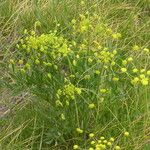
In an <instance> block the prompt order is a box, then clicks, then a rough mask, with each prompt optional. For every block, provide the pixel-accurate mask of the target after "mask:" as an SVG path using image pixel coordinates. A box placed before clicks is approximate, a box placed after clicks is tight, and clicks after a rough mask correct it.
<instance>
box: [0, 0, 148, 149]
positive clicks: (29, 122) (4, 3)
mask: <svg viewBox="0 0 150 150" xmlns="http://www.w3.org/2000/svg"><path fill="white" fill-rule="evenodd" d="M93 10H95V12H96V13H97V15H98V16H100V17H101V20H102V21H103V22H104V23H105V24H107V25H109V26H110V27H111V28H113V29H114V31H116V32H120V33H121V34H122V36H123V38H122V39H121V42H120V43H119V44H120V45H119V46H120V47H121V48H122V50H126V49H130V47H131V46H132V45H133V44H138V45H139V46H142V47H148V46H149V44H150V43H149V42H150V40H149V39H150V34H149V33H150V1H149V0H87V1H85V5H84V6H83V5H81V1H80V0H50V1H47V0H39V1H38V0H32V1H30V0H1V1H0V28H1V29H0V41H1V44H0V60H1V66H0V67H1V70H0V75H1V80H0V83H1V85H0V88H1V89H0V90H1V91H2V92H1V93H4V92H6V91H7V92H6V93H7V94H5V93H4V94H3V95H5V96H3V95H2V96H1V102H2V103H6V105H8V107H9V108H11V110H15V111H12V113H11V114H10V116H8V117H7V118H3V119H1V121H0V123H1V126H2V127H3V128H2V129H3V130H2V132H1V135H0V142H1V147H0V148H1V149H4V150H5V149H6V150H21V149H24V150H27V149H35V150H37V149H39V150H41V149H43V150H44V149H46V150H48V149H56V150H59V149H60V150H63V149H68V150H70V149H72V148H71V147H72V145H73V143H75V141H76V140H77V141H79V142H80V140H81V139H82V138H81V139H80V137H78V136H77V135H76V133H74V129H75V128H76V124H74V123H73V122H74V120H72V122H71V119H70V122H67V123H66V124H64V125H63V127H62V125H61V123H60V124H57V123H56V122H57V118H56V119H54V120H53V121H54V122H52V121H51V116H50V114H51V113H53V110H51V109H49V108H51V104H50V103H49V102H46V101H43V100H42V99H44V96H41V97H40V96H39V97H36V96H35V95H32V94H31V93H30V88H29V87H28V88H26V89H25V90H21V89H20V87H19V86H15V87H13V88H11V90H9V89H8V86H6V83H7V81H6V80H4V79H8V78H7V77H8V75H9V74H8V68H6V62H7V61H8V60H9V58H11V57H13V55H14V54H13V51H14V45H15V44H16V43H17V42H18V40H19V39H20V38H21V37H22V33H23V31H24V30H25V29H28V30H34V23H35V22H36V21H37V20H38V21H40V22H41V27H40V28H39V29H38V32H39V33H48V32H49V31H50V30H55V29H57V24H60V28H59V29H58V31H59V33H61V34H63V35H64V37H66V38H67V39H69V37H71V35H72V33H70V30H69V29H70V21H71V20H72V19H73V18H75V19H76V20H79V14H85V13H86V12H87V11H89V12H90V13H92V12H93ZM95 24H97V22H96V21H95ZM102 39H103V37H101V39H100V41H103V40H102ZM130 54H131V53H130V52H127V53H126V54H125V55H126V56H128V55H130ZM123 57H124V56H123ZM136 57H137V58H138V55H137V56H135V59H136ZM141 59H142V58H141ZM146 61H147V62H146V63H145V62H143V63H142V61H140V63H139V62H138V61H137V62H136V65H137V66H138V67H139V68H143V67H144V68H149V57H148V59H147V60H146ZM39 82H40V81H39ZM82 84H83V85H85V86H86V89H87V90H89V89H90V86H91V85H88V84H86V82H83V83H82ZM93 84H96V83H93ZM124 86H125V87H123V85H122V84H120V85H119V88H120V89H119V91H120V93H121V94H120V95H118V98H117V100H116V101H115V99H116V95H115V91H112V94H111V97H109V98H108V99H113V100H114V103H113V105H111V103H109V101H108V102H107V106H108V107H107V108H105V107H103V111H102V112H100V114H98V115H100V116H98V117H97V118H98V119H93V120H92V121H93V122H92V121H91V120H89V119H88V118H92V117H93V116H94V115H95V114H96V113H97V112H88V115H87V110H86V109H85V111H84V112H79V114H82V115H81V118H82V119H83V120H84V121H83V122H84V123H82V122H81V126H83V127H84V128H88V129H89V130H90V129H91V131H90V132H95V133H98V134H100V135H101V134H103V135H105V136H106V137H109V136H111V135H115V136H117V135H118V134H120V132H122V130H123V128H126V129H127V130H128V131H129V132H130V134H131V136H130V140H129V141H128V142H127V141H126V139H124V141H122V143H121V144H122V145H123V147H124V149H131V150H132V149H141V150H143V149H144V147H143V145H145V144H146V143H148V141H149V137H148V136H149V131H150V129H149V127H150V126H149V102H148V100H149V98H150V95H149V93H150V90H149V87H148V88H145V87H139V88H138V89H133V88H131V87H128V85H127V84H125V85H124ZM113 88H114V89H115V88H116V87H113ZM125 89H126V91H127V94H126V93H125V92H124V90H125ZM36 90H37V91H36V93H38V92H43V91H41V89H36ZM16 95H17V96H18V97H19V99H21V98H22V99H24V101H25V102H24V103H19V104H18V105H16V106H15V107H14V106H13V104H12V103H11V100H12V99H13V98H14V96H16ZM24 95H25V96H24ZM86 96H87V95H86ZM88 96H89V100H88V101H90V99H92V98H93V97H92V96H91V95H88ZM90 96H91V97H90ZM18 97H17V99H18ZM20 97H21V98H20ZM120 99H122V100H126V99H130V100H131V101H130V102H129V103H126V104H125V105H124V107H125V106H126V108H125V110H124V109H123V107H118V105H121V104H122V101H119V102H118V100H120ZM128 109H129V110H128ZM80 110H82V109H80ZM14 113H15V115H14ZM75 113H76V112H75ZM127 113H129V114H127ZM73 114H74V112H72V114H71V115H70V116H69V117H70V118H71V117H72V115H73ZM79 116H80V115H79ZM82 119H81V120H82ZM100 122H101V123H100ZM56 124H57V125H56ZM86 124H87V127H86ZM93 124H94V126H93ZM85 136H86V135H85ZM84 138H85V137H84ZM78 139H79V140H78ZM126 142H127V143H128V144H127V145H126ZM146 149H149V148H148V146H145V150H146Z"/></svg>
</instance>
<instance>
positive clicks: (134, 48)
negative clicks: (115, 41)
mask: <svg viewBox="0 0 150 150" xmlns="http://www.w3.org/2000/svg"><path fill="white" fill-rule="evenodd" d="M132 49H133V50H134V51H137V50H139V49H140V47H139V46H138V45H134V46H133V47H132Z"/></svg>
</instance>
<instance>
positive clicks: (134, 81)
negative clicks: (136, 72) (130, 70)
mask: <svg viewBox="0 0 150 150" xmlns="http://www.w3.org/2000/svg"><path fill="white" fill-rule="evenodd" d="M139 80H140V79H139V78H138V77H135V78H134V79H133V80H131V83H132V84H137V83H138V81H139Z"/></svg>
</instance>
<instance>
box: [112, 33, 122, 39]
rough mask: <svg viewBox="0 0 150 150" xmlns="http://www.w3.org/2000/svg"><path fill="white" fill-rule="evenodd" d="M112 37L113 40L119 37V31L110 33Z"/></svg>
mask: <svg viewBox="0 0 150 150" xmlns="http://www.w3.org/2000/svg"><path fill="white" fill-rule="evenodd" d="M112 38H113V39H114V40H117V39H119V38H121V34H120V33H114V34H112Z"/></svg>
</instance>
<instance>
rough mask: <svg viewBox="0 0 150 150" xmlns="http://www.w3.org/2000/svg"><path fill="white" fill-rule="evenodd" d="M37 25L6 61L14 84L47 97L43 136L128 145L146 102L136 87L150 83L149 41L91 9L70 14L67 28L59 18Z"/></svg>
mask: <svg viewBox="0 0 150 150" xmlns="http://www.w3.org/2000/svg"><path fill="white" fill-rule="evenodd" d="M83 5H84V4H83ZM37 26H38V27H39V28H40V26H41V23H40V22H39V21H37V22H36V23H35V30H26V29H25V30H24V33H23V35H22V36H21V39H20V40H19V42H18V43H17V44H16V45H15V47H14V52H13V55H12V57H11V58H10V60H9V62H8V67H9V75H10V80H12V82H11V86H12V87H18V89H20V90H23V91H26V90H28V91H29V92H30V94H33V95H34V96H35V97H37V99H38V100H39V101H41V102H43V103H45V104H49V105H48V108H46V109H48V112H49V114H46V115H48V116H49V117H48V118H47V120H49V124H50V127H48V126H46V129H45V130H46V131H45V132H46V133H47V134H45V137H46V139H49V140H51V139H53V141H52V142H51V144H53V142H56V141H57V142H58V143H59V142H60V143H63V142H65V141H68V142H70V145H69V149H80V150H103V149H115V150H120V149H132V146H133V145H134V144H133V143H136V140H135V139H133V138H132V134H134V136H135V132H133V133H132V131H137V129H136V128H135V124H137V126H138V127H142V123H141V122H140V121H139V122H138V115H139V114H140V113H142V112H144V111H146V109H147V108H146V107H145V106H144V105H143V101H142V100H141V99H140V97H139V96H137V93H138V92H139V91H141V92H139V95H140V94H141V95H142V91H146V90H147V88H148V86H149V77H150V70H149V68H148V64H147V60H148V57H149V49H148V47H145V46H142V45H138V43H130V44H128V45H124V43H123V42H122V41H123V39H124V38H125V37H124V35H123V34H122V33H120V32H118V31H116V30H115V29H113V28H111V27H110V26H109V25H108V24H107V23H105V21H104V20H103V18H102V17H100V16H98V15H97V14H96V13H94V12H93V13H89V12H88V11H87V12H86V13H84V14H80V15H79V16H78V19H75V18H74V19H72V20H70V23H69V25H68V27H67V30H68V33H67V34H64V33H63V32H61V24H56V28H55V29H54V30H51V31H49V32H48V33H41V32H39V31H38V29H37V28H36V27H37ZM139 63H140V64H141V65H139ZM141 89H142V90H141ZM135 99H136V101H135ZM35 105H36V104H35ZM139 106H141V107H139ZM138 107H139V108H138ZM43 111H44V112H45V111H47V110H43ZM131 114H132V115H131ZM133 114H135V115H133ZM142 119H143V118H142ZM143 120H144V119H143ZM51 126H53V127H51ZM136 133H137V132H136ZM69 139H70V141H69ZM129 143H130V144H129ZM55 144H56V143H55ZM62 149H63V148H62Z"/></svg>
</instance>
